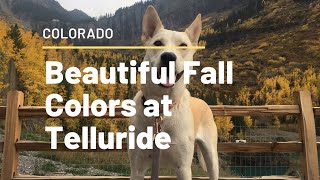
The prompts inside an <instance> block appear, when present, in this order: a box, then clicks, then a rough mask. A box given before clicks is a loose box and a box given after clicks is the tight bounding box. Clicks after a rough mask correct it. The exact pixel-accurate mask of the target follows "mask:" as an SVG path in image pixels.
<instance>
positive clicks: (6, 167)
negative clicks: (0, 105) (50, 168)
mask: <svg viewBox="0 0 320 180" xmlns="http://www.w3.org/2000/svg"><path fill="white" fill-rule="evenodd" d="M23 96H24V95H23V93H22V92H20V91H9V92H8V96H7V110H6V123H5V136H4V148H3V162H2V174H1V179H2V180H12V178H13V177H14V175H15V174H16V171H17V164H18V155H19V153H18V151H17V149H16V146H15V143H16V142H17V141H18V140H19V139H20V134H21V121H20V119H19V114H18V108H19V106H22V105H23V100H24V97H23Z"/></svg>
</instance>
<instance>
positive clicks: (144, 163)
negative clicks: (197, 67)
mask: <svg viewBox="0 0 320 180" xmlns="http://www.w3.org/2000/svg"><path fill="white" fill-rule="evenodd" d="M201 28H202V24H201V15H200V14H199V15H198V16H197V17H196V19H195V20H194V22H193V23H192V24H191V25H190V26H189V27H188V28H187V29H186V30H185V32H177V31H170V30H166V29H164V27H163V25H162V22H161V20H160V18H159V16H158V13H157V12H156V10H155V9H154V8H153V7H152V6H149V7H148V9H147V11H146V13H145V15H144V17H143V26H142V31H143V32H142V41H143V43H144V44H145V45H146V46H197V45H198V40H199V36H200V33H201ZM194 53H195V50H194V49H151V50H150V49H149V50H147V51H146V56H145V58H144V61H149V62H150V66H152V67H158V68H160V67H167V66H168V64H169V63H168V62H170V61H174V62H175V64H176V66H175V67H176V83H175V84H169V83H166V84H160V85H156V84H153V83H152V81H151V75H150V74H148V75H147V83H146V84H145V85H141V91H140V92H138V93H137V95H136V96H135V98H134V99H135V102H136V110H137V114H136V115H135V116H134V117H133V118H132V119H131V125H134V126H135V127H136V130H135V133H136V134H137V133H140V132H146V130H147V126H153V124H154V118H148V117H146V116H145V115H144V114H143V110H144V106H143V101H144V100H145V99H147V100H148V99H154V100H156V101H158V102H160V101H161V99H162V98H163V95H168V96H169V98H170V99H172V100H173V101H174V102H176V103H175V105H174V106H173V107H172V109H171V110H170V111H171V112H172V116H171V117H164V121H163V124H162V125H161V130H162V131H163V132H166V133H168V134H169V135H170V137H171V141H172V142H173V143H175V144H174V145H171V147H170V148H169V149H168V150H161V155H160V164H161V165H160V167H172V168H174V169H175V171H176V174H177V178H178V179H179V180H191V179H192V173H191V163H192V159H193V154H194V148H195V143H196V144H197V147H198V148H197V154H198V157H199V161H200V164H201V166H202V167H203V168H204V169H205V170H207V172H208V174H209V177H210V180H217V179H218V177H219V160H218V152H217V127H216V125H215V122H214V119H213V116H212V112H211V110H210V108H209V106H208V105H207V104H206V103H205V102H204V101H202V100H200V99H197V98H193V97H191V96H190V93H189V91H188V90H187V89H186V86H185V84H184V83H183V78H184V75H183V72H184V71H183V68H184V65H183V64H184V61H192V60H193V55H194ZM129 158H130V165H131V179H132V180H142V179H144V175H145V173H146V171H147V170H148V169H150V167H151V163H152V150H141V149H139V148H136V149H133V150H129ZM204 163H205V164H204Z"/></svg>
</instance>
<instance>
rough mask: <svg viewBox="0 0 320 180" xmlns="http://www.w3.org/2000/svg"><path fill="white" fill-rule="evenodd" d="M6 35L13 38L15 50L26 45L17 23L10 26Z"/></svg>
mask: <svg viewBox="0 0 320 180" xmlns="http://www.w3.org/2000/svg"><path fill="white" fill-rule="evenodd" d="M7 37H8V38H10V39H12V40H13V48H14V49H15V50H17V51H20V50H21V49H23V48H25V47H26V45H25V44H24V43H23V41H22V38H21V33H20V30H19V27H18V25H17V24H15V25H12V26H11V27H10V30H9V31H8V32H7Z"/></svg>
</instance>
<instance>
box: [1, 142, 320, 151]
mask: <svg viewBox="0 0 320 180" xmlns="http://www.w3.org/2000/svg"><path fill="white" fill-rule="evenodd" d="M3 144H4V143H3V142H0V152H3ZM78 144H79V146H80V147H81V146H82V144H81V143H78ZM89 147H90V143H89ZM122 147H123V148H122V149H107V150H105V149H101V148H99V147H97V149H81V148H79V149H76V150H70V149H68V148H67V147H66V146H65V145H64V143H62V142H58V143H57V149H51V144H50V142H45V141H18V142H16V148H17V150H18V151H52V152H54V151H68V152H114V151H118V152H119V151H127V143H123V144H122ZM317 147H318V149H320V142H319V143H317ZM218 151H219V152H249V153H255V152H302V143H301V142H298V141H294V142H262V143H232V142H226V143H218Z"/></svg>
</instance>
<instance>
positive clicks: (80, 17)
mask: <svg viewBox="0 0 320 180" xmlns="http://www.w3.org/2000/svg"><path fill="white" fill-rule="evenodd" d="M8 4H9V8H10V10H11V11H12V13H13V14H15V16H16V17H18V18H20V19H22V20H25V21H27V22H32V23H34V22H50V21H52V20H53V19H56V20H59V21H62V22H71V23H72V22H73V23H77V22H83V21H91V20H93V18H91V17H90V16H88V15H87V14H85V13H84V12H82V11H80V10H73V11H67V10H66V9H64V8H63V7H62V6H61V5H60V4H59V3H58V2H57V1H55V0H9V1H8Z"/></svg>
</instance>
